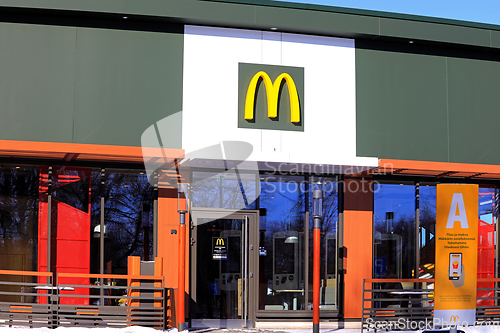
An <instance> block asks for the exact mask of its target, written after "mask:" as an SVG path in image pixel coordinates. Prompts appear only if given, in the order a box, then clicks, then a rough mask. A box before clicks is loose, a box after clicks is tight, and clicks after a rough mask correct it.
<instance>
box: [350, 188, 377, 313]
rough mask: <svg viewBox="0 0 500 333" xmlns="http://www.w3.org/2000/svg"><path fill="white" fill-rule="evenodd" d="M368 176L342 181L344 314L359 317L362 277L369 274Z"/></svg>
mask: <svg viewBox="0 0 500 333" xmlns="http://www.w3.org/2000/svg"><path fill="white" fill-rule="evenodd" d="M372 186H373V184H372V180H371V179H369V178H361V179H359V178H356V179H346V180H345V183H344V247H345V248H346V250H347V258H346V259H345V262H344V263H345V265H344V266H345V267H344V269H345V270H346V273H345V277H344V281H345V282H344V295H349V296H348V297H344V317H345V318H361V312H362V306H361V303H362V297H363V279H371V278H372V266H373V264H372V257H373V191H372Z"/></svg>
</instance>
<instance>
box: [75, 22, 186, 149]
mask: <svg viewBox="0 0 500 333" xmlns="http://www.w3.org/2000/svg"><path fill="white" fill-rule="evenodd" d="M182 49H183V36H182V34H172V33H154V32H137V31H119V30H102V29H84V28H81V29H78V47H77V65H76V70H75V72H76V87H77V88H76V97H75V137H74V140H75V142H78V143H92V144H110V145H126V146H140V145H141V141H140V139H141V134H142V133H143V131H144V130H145V129H146V128H148V127H149V126H150V125H152V124H154V123H155V122H157V121H159V120H161V119H163V118H165V117H167V116H169V115H171V114H174V113H176V112H179V111H181V110H182ZM172 131H173V132H177V135H174V137H177V138H178V140H175V141H170V142H168V143H164V144H166V145H168V147H171V148H181V124H180V123H179V124H178V126H176V127H175V128H172Z"/></svg>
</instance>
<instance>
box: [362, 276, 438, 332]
mask: <svg viewBox="0 0 500 333" xmlns="http://www.w3.org/2000/svg"><path fill="white" fill-rule="evenodd" d="M432 283H434V279H365V280H363V311H362V315H361V332H363V330H372V331H376V330H377V329H381V328H383V329H389V330H391V329H392V330H394V329H397V328H398V327H400V326H404V328H405V329H411V323H412V322H415V323H418V322H422V321H423V322H425V321H426V320H427V321H429V320H430V321H432V318H433V311H434V298H433V297H434V289H430V288H428V287H429V284H432ZM408 324H410V325H408ZM408 326H409V327H408ZM417 327H418V326H417Z"/></svg>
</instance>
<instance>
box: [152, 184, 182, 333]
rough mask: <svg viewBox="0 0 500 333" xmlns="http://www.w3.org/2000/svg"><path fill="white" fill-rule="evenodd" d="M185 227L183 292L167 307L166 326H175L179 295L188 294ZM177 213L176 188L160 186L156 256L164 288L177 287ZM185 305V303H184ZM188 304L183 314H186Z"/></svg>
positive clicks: (175, 296)
mask: <svg viewBox="0 0 500 333" xmlns="http://www.w3.org/2000/svg"><path fill="white" fill-rule="evenodd" d="M186 223H187V226H189V215H188V214H186ZM188 230H189V229H188V227H186V233H185V249H186V256H185V260H184V263H185V272H186V273H185V278H184V292H182V293H180V292H179V291H178V292H177V293H175V295H174V301H175V304H174V305H173V307H171V308H169V309H168V311H167V315H168V317H169V322H168V326H170V327H176V326H177V320H176V318H175V313H174V311H175V312H177V311H176V309H178V306H179V302H178V301H179V295H181V294H184V295H189V232H188ZM179 237H180V228H179V213H178V212H177V190H176V189H175V188H160V189H159V191H158V257H161V258H163V274H164V277H165V287H166V288H176V289H177V288H179V279H178V269H179V262H178V261H179ZM186 305H187V304H186ZM188 308H189V307H188V306H186V307H185V314H186V316H188V315H189V314H188Z"/></svg>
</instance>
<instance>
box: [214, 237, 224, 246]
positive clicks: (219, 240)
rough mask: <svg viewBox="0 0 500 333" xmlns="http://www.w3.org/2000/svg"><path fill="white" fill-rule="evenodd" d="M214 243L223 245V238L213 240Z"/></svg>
mask: <svg viewBox="0 0 500 333" xmlns="http://www.w3.org/2000/svg"><path fill="white" fill-rule="evenodd" d="M215 245H217V246H218V245H222V246H224V239H223V238H217V241H216V242H215Z"/></svg>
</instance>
